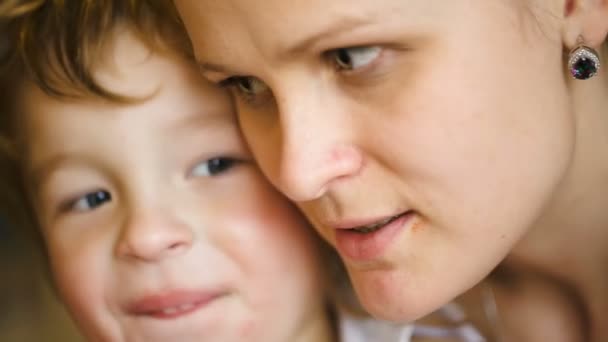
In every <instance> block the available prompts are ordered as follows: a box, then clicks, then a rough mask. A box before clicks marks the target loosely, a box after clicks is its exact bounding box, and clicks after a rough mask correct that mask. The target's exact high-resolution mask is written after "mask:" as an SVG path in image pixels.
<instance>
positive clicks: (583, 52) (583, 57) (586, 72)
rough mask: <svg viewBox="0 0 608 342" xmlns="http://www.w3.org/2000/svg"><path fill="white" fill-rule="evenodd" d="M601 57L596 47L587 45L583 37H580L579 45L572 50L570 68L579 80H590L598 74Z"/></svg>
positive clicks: (573, 75)
mask: <svg viewBox="0 0 608 342" xmlns="http://www.w3.org/2000/svg"><path fill="white" fill-rule="evenodd" d="M600 66H601V63H600V57H599V54H598V53H597V51H595V49H593V48H591V47H589V46H586V45H585V41H584V39H583V38H582V37H579V38H578V41H577V46H576V47H575V48H574V49H572V51H570V59H569V61H568V69H569V70H570V73H571V74H572V77H574V78H575V79H577V80H588V79H590V78H592V77H593V76H595V75H597V73H598V72H599V70H600Z"/></svg>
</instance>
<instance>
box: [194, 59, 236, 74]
mask: <svg viewBox="0 0 608 342" xmlns="http://www.w3.org/2000/svg"><path fill="white" fill-rule="evenodd" d="M196 64H197V65H198V68H199V70H200V72H202V73H205V72H218V73H224V74H226V73H229V71H230V70H229V69H228V67H226V66H224V65H221V64H215V63H208V62H203V61H201V60H198V59H197V60H196Z"/></svg>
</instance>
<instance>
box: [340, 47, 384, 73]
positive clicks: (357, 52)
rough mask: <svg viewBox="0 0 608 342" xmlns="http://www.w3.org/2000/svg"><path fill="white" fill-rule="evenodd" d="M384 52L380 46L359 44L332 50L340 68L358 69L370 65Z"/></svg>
mask: <svg viewBox="0 0 608 342" xmlns="http://www.w3.org/2000/svg"><path fill="white" fill-rule="evenodd" d="M381 53H382V48H380V47H379V46H359V47H351V48H342V49H336V50H333V51H330V53H329V56H330V58H331V59H332V62H333V63H334V64H335V65H336V67H337V68H338V69H340V70H347V71H348V70H357V69H360V68H363V67H366V66H368V65H370V64H371V63H372V62H374V61H375V60H376V59H377V58H378V57H379V56H380V54H381Z"/></svg>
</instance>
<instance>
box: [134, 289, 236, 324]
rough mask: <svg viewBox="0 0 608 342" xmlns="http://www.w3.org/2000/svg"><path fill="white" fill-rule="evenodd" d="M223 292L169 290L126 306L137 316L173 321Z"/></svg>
mask: <svg viewBox="0 0 608 342" xmlns="http://www.w3.org/2000/svg"><path fill="white" fill-rule="evenodd" d="M225 294H226V293H225V292H224V291H190V290H171V291H165V292H161V293H156V294H152V295H146V296H144V297H141V298H138V299H137V300H134V301H132V302H131V303H129V304H128V305H127V308H126V310H127V312H128V313H130V314H132V315H137V316H149V317H154V318H159V319H173V318H177V317H181V316H184V315H187V314H190V313H192V312H194V311H197V310H199V309H201V308H203V307H204V306H206V305H208V304H210V303H211V302H212V301H214V300H215V299H217V298H219V297H221V296H223V295H225Z"/></svg>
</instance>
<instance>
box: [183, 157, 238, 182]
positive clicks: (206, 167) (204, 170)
mask: <svg viewBox="0 0 608 342" xmlns="http://www.w3.org/2000/svg"><path fill="white" fill-rule="evenodd" d="M236 163H237V160H236V159H232V158H212V159H209V160H207V161H204V162H202V163H200V164H198V165H196V166H195V167H194V168H193V169H192V171H191V172H190V174H191V176H194V177H209V176H216V175H218V174H220V173H222V172H225V171H227V170H229V169H230V168H232V167H233V166H234V165H235V164H236Z"/></svg>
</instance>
